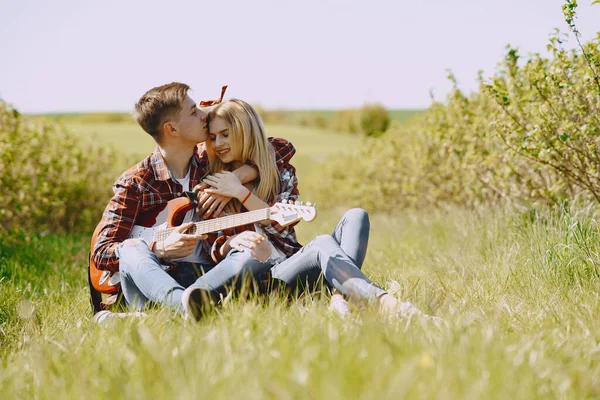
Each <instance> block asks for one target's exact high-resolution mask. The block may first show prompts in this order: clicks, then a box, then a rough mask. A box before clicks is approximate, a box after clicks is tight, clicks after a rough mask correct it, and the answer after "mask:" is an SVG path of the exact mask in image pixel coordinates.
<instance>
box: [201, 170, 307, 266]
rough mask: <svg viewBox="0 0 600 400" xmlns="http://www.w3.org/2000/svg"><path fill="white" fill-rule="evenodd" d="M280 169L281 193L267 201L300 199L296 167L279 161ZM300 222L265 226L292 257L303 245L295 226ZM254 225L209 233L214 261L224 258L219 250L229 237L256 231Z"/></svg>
mask: <svg viewBox="0 0 600 400" xmlns="http://www.w3.org/2000/svg"><path fill="white" fill-rule="evenodd" d="M277 168H278V169H279V185H280V186H279V187H280V189H279V193H278V194H277V195H276V196H275V197H274V198H273V199H270V201H268V202H267V203H268V204H269V205H270V206H272V205H273V204H275V203H281V202H283V201H284V200H293V201H296V200H298V197H300V192H299V191H298V178H297V177H296V168H294V167H293V166H292V165H291V164H290V163H285V164H284V163H279V164H278V165H277ZM297 223H298V222H294V223H293V224H290V225H287V226H285V227H283V226H281V225H279V224H278V223H277V222H275V221H272V222H271V224H270V225H267V226H263V227H262V228H263V229H264V231H265V233H266V234H267V238H268V239H269V241H270V242H271V243H272V244H273V246H275V247H276V248H277V249H279V250H280V251H281V252H282V253H283V254H285V256H286V257H290V256H292V255H294V254H296V253H297V252H298V251H299V250H300V249H301V248H302V245H301V244H300V243H298V239H297V238H296V230H295V229H294V226H295V225H296V224H297ZM254 230H255V228H254V225H242V226H238V227H235V228H231V229H226V230H224V231H219V232H218V233H217V234H209V237H208V240H209V242H212V249H211V256H212V259H213V261H214V262H219V261H221V260H222V259H223V257H222V256H221V254H220V252H219V250H220V248H221V246H222V245H223V244H224V243H225V241H227V238H228V237H230V236H233V235H237V234H239V233H242V232H244V231H254Z"/></svg>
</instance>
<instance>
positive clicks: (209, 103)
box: [200, 85, 227, 107]
mask: <svg viewBox="0 0 600 400" xmlns="http://www.w3.org/2000/svg"><path fill="white" fill-rule="evenodd" d="M226 90H227V85H225V86H223V87H222V88H221V97H219V100H203V101H201V102H200V107H208V106H214V105H215V104H219V103H220V102H222V101H223V96H225V91H226Z"/></svg>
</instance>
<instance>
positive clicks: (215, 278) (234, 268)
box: [191, 249, 272, 298]
mask: <svg viewBox="0 0 600 400" xmlns="http://www.w3.org/2000/svg"><path fill="white" fill-rule="evenodd" d="M271 266H272V264H271V263H270V262H263V261H259V260H257V259H255V258H253V257H252V255H251V254H250V251H249V250H248V251H238V250H235V249H232V250H231V251H230V252H229V253H228V254H227V257H225V259H223V261H221V262H220V263H218V264H217V265H216V266H215V267H214V268H212V269H211V270H210V271H208V272H207V273H206V274H204V275H203V276H201V277H200V278H198V279H197V280H196V282H194V283H193V284H192V285H191V286H193V287H197V288H200V289H202V290H205V291H207V292H209V293H210V294H211V296H212V297H213V298H218V297H219V295H220V294H223V295H224V294H226V291H227V290H228V289H230V288H232V289H240V288H241V287H242V284H243V282H244V278H246V277H252V278H257V277H259V276H264V274H266V273H267V272H268V271H269V269H271Z"/></svg>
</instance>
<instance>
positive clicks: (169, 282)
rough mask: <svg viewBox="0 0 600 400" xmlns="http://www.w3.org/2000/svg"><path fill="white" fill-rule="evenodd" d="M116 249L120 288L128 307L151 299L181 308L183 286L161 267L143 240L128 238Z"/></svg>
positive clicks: (175, 308) (140, 305) (181, 309)
mask: <svg viewBox="0 0 600 400" xmlns="http://www.w3.org/2000/svg"><path fill="white" fill-rule="evenodd" d="M118 252H119V270H120V272H121V288H122V289H123V294H124V296H125V300H126V301H127V303H128V304H129V305H130V306H131V307H133V308H134V309H137V310H140V309H142V308H143V307H144V306H145V305H146V304H147V303H148V302H154V303H157V304H162V305H163V306H165V307H168V308H171V309H173V310H177V311H181V312H182V311H183V308H182V307H181V294H182V293H183V290H184V287H183V286H182V285H180V284H179V283H178V282H177V281H176V280H175V279H173V278H172V277H171V276H170V275H169V274H168V273H167V272H165V271H164V270H163V269H162V268H161V266H160V261H159V259H158V257H156V255H155V254H154V253H152V252H151V251H150V249H149V248H148V245H147V244H146V242H144V241H141V240H137V239H128V240H126V241H124V242H123V243H122V244H121V245H120V246H119V249H118Z"/></svg>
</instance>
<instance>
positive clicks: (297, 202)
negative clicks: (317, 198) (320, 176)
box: [294, 200, 302, 206]
mask: <svg viewBox="0 0 600 400" xmlns="http://www.w3.org/2000/svg"><path fill="white" fill-rule="evenodd" d="M294 204H295V205H297V206H300V205H302V202H300V201H298V200H296V202H295V203H294Z"/></svg>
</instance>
